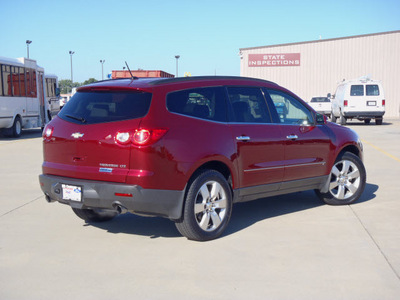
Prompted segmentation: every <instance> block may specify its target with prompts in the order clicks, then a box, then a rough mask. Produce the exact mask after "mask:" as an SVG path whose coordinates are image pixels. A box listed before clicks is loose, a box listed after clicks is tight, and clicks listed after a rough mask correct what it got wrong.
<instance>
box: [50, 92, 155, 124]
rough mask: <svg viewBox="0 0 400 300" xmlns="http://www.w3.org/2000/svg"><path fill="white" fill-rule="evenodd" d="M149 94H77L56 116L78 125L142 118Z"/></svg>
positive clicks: (145, 111) (148, 103)
mask: <svg viewBox="0 0 400 300" xmlns="http://www.w3.org/2000/svg"><path fill="white" fill-rule="evenodd" d="M150 102H151V94H150V93H144V92H78V93H76V94H75V95H74V96H73V97H72V98H71V100H70V101H68V103H67V104H66V105H65V106H64V107H63V108H62V109H61V111H60V112H59V114H58V116H59V117H60V118H62V119H64V120H66V121H70V122H73V123H78V124H97V123H105V122H115V121H123V120H129V119H136V118H141V117H144V116H145V115H146V114H147V112H148V110H149V107H150Z"/></svg>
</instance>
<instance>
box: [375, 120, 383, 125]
mask: <svg viewBox="0 0 400 300" xmlns="http://www.w3.org/2000/svg"><path fill="white" fill-rule="evenodd" d="M382 123H383V118H375V124H376V125H382Z"/></svg>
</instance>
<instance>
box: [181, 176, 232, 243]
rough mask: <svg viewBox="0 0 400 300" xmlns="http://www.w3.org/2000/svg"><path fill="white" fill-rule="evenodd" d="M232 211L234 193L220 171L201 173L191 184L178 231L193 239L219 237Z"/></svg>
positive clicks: (201, 239)
mask: <svg viewBox="0 0 400 300" xmlns="http://www.w3.org/2000/svg"><path fill="white" fill-rule="evenodd" d="M231 214H232V193H231V189H230V187H229V184H228V182H227V180H226V179H225V177H224V176H222V174H221V173H219V172H217V171H214V170H205V171H203V172H201V173H200V174H199V175H198V176H197V177H196V178H195V179H194V180H193V181H192V182H191V183H190V185H189V189H188V191H187V194H186V197H185V206H184V211H183V215H182V219H181V220H179V221H177V222H176V223H175V225H176V228H177V229H178V231H179V232H180V233H181V234H182V235H183V236H186V237H187V238H188V239H190V240H196V241H207V240H212V239H215V238H217V237H219V236H220V235H221V234H222V233H223V231H224V230H225V228H226V227H227V225H228V223H229V219H230V217H231Z"/></svg>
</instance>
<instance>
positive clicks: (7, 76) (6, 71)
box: [1, 65, 12, 96]
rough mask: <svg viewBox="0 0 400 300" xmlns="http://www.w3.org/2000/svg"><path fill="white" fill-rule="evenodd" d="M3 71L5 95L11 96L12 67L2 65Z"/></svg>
mask: <svg viewBox="0 0 400 300" xmlns="http://www.w3.org/2000/svg"><path fill="white" fill-rule="evenodd" d="M1 71H2V73H3V76H2V79H3V95H4V96H11V95H12V93H11V68H10V66H6V65H2V67H1Z"/></svg>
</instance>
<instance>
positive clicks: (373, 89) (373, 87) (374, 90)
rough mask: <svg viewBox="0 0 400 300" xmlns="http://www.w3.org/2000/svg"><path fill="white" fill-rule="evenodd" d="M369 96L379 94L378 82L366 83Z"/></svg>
mask: <svg viewBox="0 0 400 300" xmlns="http://www.w3.org/2000/svg"><path fill="white" fill-rule="evenodd" d="M366 90H367V96H379V86H378V85H377V84H367V85H366Z"/></svg>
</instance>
